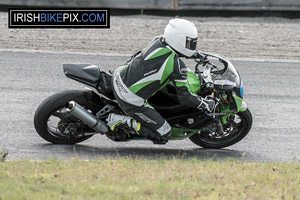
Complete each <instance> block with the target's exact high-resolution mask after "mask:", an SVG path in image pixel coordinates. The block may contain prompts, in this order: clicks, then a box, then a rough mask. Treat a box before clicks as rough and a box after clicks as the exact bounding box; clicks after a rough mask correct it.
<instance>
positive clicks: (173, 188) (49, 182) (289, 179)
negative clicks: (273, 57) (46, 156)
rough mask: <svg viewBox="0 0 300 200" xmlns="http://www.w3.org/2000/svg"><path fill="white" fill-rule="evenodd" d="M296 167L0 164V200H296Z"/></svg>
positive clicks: (299, 190)
mask: <svg viewBox="0 0 300 200" xmlns="http://www.w3.org/2000/svg"><path fill="white" fill-rule="evenodd" d="M299 170H300V164H299V163H247V162H238V161H222V162H213V161H199V160H196V159H190V160H181V159H174V160H158V161H149V160H144V159H123V158H122V159H115V160H105V159H99V160H94V161H83V160H78V159H71V160H69V161H58V160H48V161H28V160H14V161H6V162H0V199H1V200H4V199H9V200H11V199H43V200H46V199H300V173H299Z"/></svg>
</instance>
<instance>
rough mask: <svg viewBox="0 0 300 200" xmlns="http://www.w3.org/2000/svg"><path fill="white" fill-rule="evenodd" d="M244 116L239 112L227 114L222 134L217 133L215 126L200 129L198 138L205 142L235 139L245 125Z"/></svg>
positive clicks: (218, 142) (221, 141) (223, 141)
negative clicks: (203, 129)
mask: <svg viewBox="0 0 300 200" xmlns="http://www.w3.org/2000/svg"><path fill="white" fill-rule="evenodd" d="M244 120H245V118H244V117H243V116H241V115H240V114H239V113H238V114H234V115H232V116H229V117H228V118H227V124H226V125H224V127H223V128H224V134H223V135H219V134H218V133H217V130H216V128H211V129H209V130H205V131H201V133H200V134H199V135H198V136H199V139H200V140H201V141H202V142H204V143H206V144H210V145H213V144H218V145H219V144H221V143H227V142H230V141H232V140H233V139H235V138H236V137H238V136H239V135H240V133H241V132H242V131H243V128H244V125H245V121H244Z"/></svg>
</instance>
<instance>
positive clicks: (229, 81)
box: [208, 54, 247, 112]
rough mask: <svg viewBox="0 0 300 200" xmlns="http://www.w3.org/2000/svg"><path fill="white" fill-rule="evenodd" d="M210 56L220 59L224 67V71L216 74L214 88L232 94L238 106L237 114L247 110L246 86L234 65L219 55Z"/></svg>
mask: <svg viewBox="0 0 300 200" xmlns="http://www.w3.org/2000/svg"><path fill="white" fill-rule="evenodd" d="M208 55H209V56H212V57H215V58H218V59H219V61H220V62H221V63H223V65H224V69H223V70H221V71H220V72H216V73H215V74H214V76H215V80H214V87H215V88H216V89H217V90H224V91H227V92H231V95H232V97H233V99H234V101H235V104H236V112H243V111H245V110H246V109H247V105H246V103H245V102H244V100H243V98H244V85H243V81H242V79H241V76H240V74H239V73H238V72H237V70H236V69H235V67H234V66H233V64H232V63H231V62H230V61H229V60H228V59H227V58H226V57H224V56H221V55H217V54H208Z"/></svg>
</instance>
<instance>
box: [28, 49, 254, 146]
mask: <svg viewBox="0 0 300 200" xmlns="http://www.w3.org/2000/svg"><path fill="white" fill-rule="evenodd" d="M199 55H201V56H200V57H197V58H194V60H195V62H196V65H195V70H194V71H192V70H190V69H189V70H188V76H187V78H188V83H189V87H190V88H189V89H190V90H192V91H194V92H195V93H197V94H198V95H199V96H202V97H206V96H208V95H209V97H210V98H213V99H214V100H215V101H216V106H215V109H214V110H213V112H211V113H206V112H205V111H204V110H199V109H197V108H190V107H185V106H183V105H181V104H180V103H179V101H178V100H177V97H176V88H175V86H174V84H173V83H172V82H170V83H169V84H168V85H166V87H164V88H163V89H161V90H160V91H158V92H157V93H156V94H155V95H153V96H152V97H151V98H150V99H148V102H149V103H150V104H151V105H152V106H153V107H154V109H155V110H156V111H158V112H159V113H160V114H161V115H162V117H164V118H165V119H166V120H167V121H168V122H169V124H170V125H171V127H172V129H171V130H172V134H171V136H170V140H182V139H185V138H189V139H190V140H191V141H192V142H193V143H195V144H196V145H199V146H201V147H204V148H214V149H219V148H224V147H227V146H230V145H233V144H235V143H237V142H239V141H240V140H242V139H243V138H244V137H245V136H246V135H247V134H248V132H249V131H250V129H251V126H252V115H251V112H250V111H249V109H248V108H247V105H246V103H245V101H244V100H243V96H244V87H243V82H242V79H241V77H240V75H239V73H238V72H237V70H236V69H235V67H234V66H233V65H232V63H231V62H230V61H229V60H228V59H227V58H226V57H224V56H221V55H218V54H211V53H205V52H199ZM215 62H217V63H218V64H215ZM63 70H64V74H65V75H66V76H67V77H68V78H71V79H73V80H75V81H78V82H81V83H83V84H84V85H86V86H87V87H85V89H84V90H68V91H63V92H60V93H57V94H54V95H52V96H50V97H48V98H47V99H45V100H44V101H43V102H42V103H41V104H40V106H39V107H38V108H37V110H36V112H35V116H34V126H35V129H36V131H37V133H38V134H39V135H40V136H41V137H42V138H43V139H45V140H46V141H49V142H51V143H54V144H75V143H79V142H82V141H84V140H86V139H88V138H90V137H91V136H93V135H95V134H103V135H106V136H107V137H108V138H110V139H112V140H114V141H117V142H118V141H130V140H135V139H142V137H141V136H139V135H138V134H137V133H136V132H135V131H133V130H129V129H126V128H119V129H118V130H117V131H114V132H112V131H110V129H109V127H108V126H107V125H106V118H107V116H108V115H109V113H117V114H122V115H124V112H123V111H122V109H121V108H120V107H119V105H118V103H117V101H116V99H115V97H114V95H113V92H112V84H111V79H112V75H111V74H109V73H106V72H104V71H102V70H101V69H100V68H99V67H97V66H95V65H91V64H64V65H63Z"/></svg>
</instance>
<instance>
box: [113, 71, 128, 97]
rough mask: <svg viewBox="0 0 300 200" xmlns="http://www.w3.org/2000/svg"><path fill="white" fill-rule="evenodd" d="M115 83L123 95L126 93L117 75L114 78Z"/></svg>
mask: <svg viewBox="0 0 300 200" xmlns="http://www.w3.org/2000/svg"><path fill="white" fill-rule="evenodd" d="M115 83H116V84H117V86H118V88H119V89H120V90H121V91H123V92H125V93H128V91H127V90H126V88H125V87H124V86H123V84H122V83H121V81H120V76H119V75H117V76H116V78H115Z"/></svg>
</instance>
